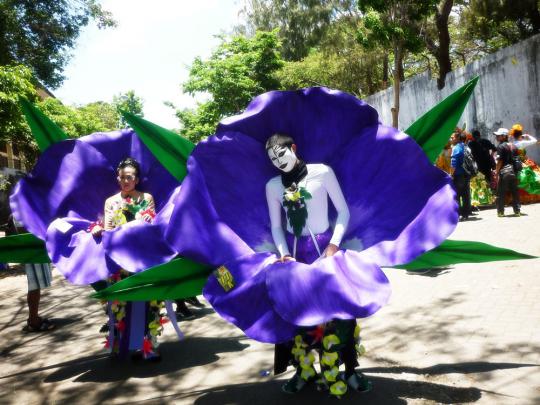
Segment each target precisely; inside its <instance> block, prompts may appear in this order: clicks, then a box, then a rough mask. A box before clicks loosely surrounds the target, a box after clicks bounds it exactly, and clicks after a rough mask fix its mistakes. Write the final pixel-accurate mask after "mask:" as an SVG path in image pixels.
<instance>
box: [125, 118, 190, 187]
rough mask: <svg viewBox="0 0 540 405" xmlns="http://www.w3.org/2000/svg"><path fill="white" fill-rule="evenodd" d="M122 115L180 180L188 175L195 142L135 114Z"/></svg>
mask: <svg viewBox="0 0 540 405" xmlns="http://www.w3.org/2000/svg"><path fill="white" fill-rule="evenodd" d="M122 115H123V116H124V118H125V119H126V121H127V122H128V123H129V125H130V126H131V127H132V128H133V129H134V130H135V132H136V133H137V135H138V136H139V138H141V140H142V141H143V142H144V144H145V145H146V146H147V147H148V149H150V151H151V152H152V153H153V155H154V156H155V157H156V159H157V160H159V161H160V162H161V164H162V165H163V166H164V167H165V168H166V169H167V170H168V171H169V173H171V174H172V175H173V176H174V177H175V178H176V179H177V180H178V181H182V180H183V179H184V177H186V174H187V169H186V163H187V159H188V157H189V155H190V154H191V151H192V150H193V148H194V147H195V144H193V143H191V142H190V141H188V140H187V139H184V138H183V137H182V136H180V135H178V134H176V133H174V132H173V131H169V130H168V129H165V128H162V127H160V126H159V125H156V124H154V123H152V122H150V121H147V120H145V119H143V118H141V117H138V116H136V115H134V114H131V113H128V112H125V111H123V112H122Z"/></svg>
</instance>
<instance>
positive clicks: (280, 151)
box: [268, 145, 298, 173]
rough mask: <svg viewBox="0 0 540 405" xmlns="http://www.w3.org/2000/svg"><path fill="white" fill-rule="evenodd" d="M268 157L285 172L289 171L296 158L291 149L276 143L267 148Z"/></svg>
mask: <svg viewBox="0 0 540 405" xmlns="http://www.w3.org/2000/svg"><path fill="white" fill-rule="evenodd" d="M268 157H269V158H270V160H271V161H272V164H273V165H274V166H276V167H277V168H278V169H279V170H281V171H282V172H285V173H288V172H290V171H291V170H292V169H293V168H294V165H295V164H296V161H297V160H298V158H297V157H296V154H295V153H294V152H293V150H292V149H290V148H287V147H286V146H277V145H276V146H273V147H271V148H270V149H268Z"/></svg>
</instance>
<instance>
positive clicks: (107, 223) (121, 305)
mask: <svg viewBox="0 0 540 405" xmlns="http://www.w3.org/2000/svg"><path fill="white" fill-rule="evenodd" d="M139 172H140V166H139V163H138V162H137V161H136V160H135V159H132V158H126V159H124V160H122V161H121V162H120V164H119V165H118V168H117V173H118V177H117V180H118V184H119V185H120V189H121V191H120V192H119V193H118V194H115V195H113V196H112V197H109V198H107V200H106V201H105V216H104V220H103V224H100V223H96V224H93V225H91V227H90V228H89V230H90V232H91V233H92V235H94V236H100V235H101V234H102V232H103V231H111V230H113V229H115V228H117V227H120V226H122V225H124V224H126V223H128V222H131V221H134V220H139V221H145V222H148V223H151V222H152V221H153V220H154V218H155V216H156V211H155V204H154V198H153V197H152V195H151V194H149V193H143V192H141V191H138V190H137V189H136V188H135V187H136V186H137V184H138V183H139ZM129 274H130V273H129V272H127V271H125V270H123V269H119V270H118V271H116V272H115V273H113V274H111V275H110V277H108V279H107V282H108V284H109V285H111V284H114V283H116V282H117V281H119V280H122V279H124V278H126V277H128V276H129ZM107 308H108V309H107V310H108V313H109V318H110V320H109V336H108V338H107V342H106V347H108V348H110V349H111V352H112V353H113V355H114V356H119V357H121V358H123V357H126V355H127V353H128V352H129V351H131V350H135V351H136V352H135V356H136V357H138V356H142V357H144V358H145V359H150V360H153V361H156V360H159V359H160V358H161V357H160V355H159V353H158V351H157V346H158V343H157V337H158V336H159V335H160V334H161V332H162V330H163V323H164V322H165V318H164V317H163V315H162V314H161V310H162V308H163V303H162V302H161V301H151V302H129V303H127V302H123V301H114V302H110V303H108V305H107Z"/></svg>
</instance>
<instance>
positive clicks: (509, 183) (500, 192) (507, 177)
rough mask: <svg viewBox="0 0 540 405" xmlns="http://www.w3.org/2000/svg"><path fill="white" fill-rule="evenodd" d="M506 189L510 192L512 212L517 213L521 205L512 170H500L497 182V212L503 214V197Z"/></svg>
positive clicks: (515, 178) (516, 182)
mask: <svg viewBox="0 0 540 405" xmlns="http://www.w3.org/2000/svg"><path fill="white" fill-rule="evenodd" d="M507 191H510V192H511V193H512V208H513V209H514V214H518V213H519V210H520V208H521V205H520V202H519V193H518V180H517V177H516V175H515V174H514V172H513V171H509V172H502V171H501V173H500V175H499V182H498V183H497V213H499V214H504V198H505V196H506V192H507Z"/></svg>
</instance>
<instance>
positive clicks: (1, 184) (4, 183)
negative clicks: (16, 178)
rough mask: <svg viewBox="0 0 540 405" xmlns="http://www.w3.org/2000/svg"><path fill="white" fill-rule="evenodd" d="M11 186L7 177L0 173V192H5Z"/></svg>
mask: <svg viewBox="0 0 540 405" xmlns="http://www.w3.org/2000/svg"><path fill="white" fill-rule="evenodd" d="M10 185H11V183H10V181H9V177H8V176H5V175H3V174H2V173H0V191H5V190H7V189H8V188H9V186H10Z"/></svg>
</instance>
